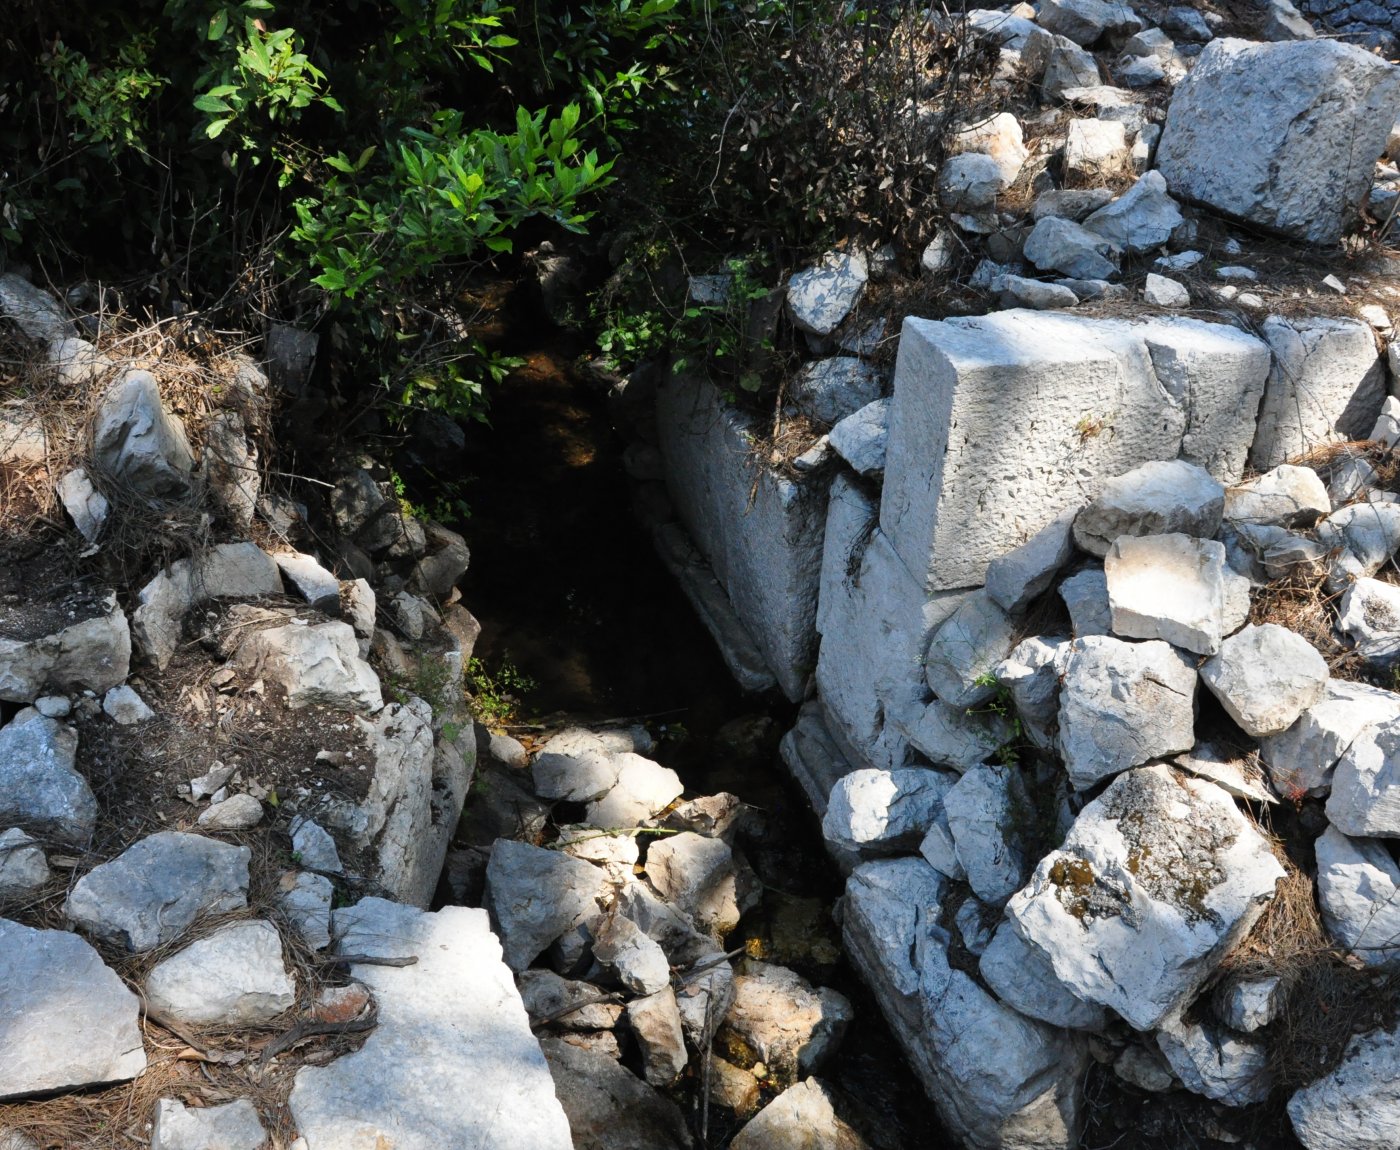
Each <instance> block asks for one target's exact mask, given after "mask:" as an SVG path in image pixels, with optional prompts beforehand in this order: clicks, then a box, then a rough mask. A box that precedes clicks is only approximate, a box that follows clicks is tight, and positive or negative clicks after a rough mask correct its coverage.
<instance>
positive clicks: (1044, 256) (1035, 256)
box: [1025, 124, 1122, 280]
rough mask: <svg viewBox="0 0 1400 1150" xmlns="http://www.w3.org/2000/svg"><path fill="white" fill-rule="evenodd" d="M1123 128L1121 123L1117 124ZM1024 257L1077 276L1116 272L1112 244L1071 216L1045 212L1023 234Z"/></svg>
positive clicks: (1104, 276)
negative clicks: (1029, 230)
mask: <svg viewBox="0 0 1400 1150" xmlns="http://www.w3.org/2000/svg"><path fill="white" fill-rule="evenodd" d="M1116 126H1117V127H1118V129H1119V131H1120V132H1121V131H1122V125H1121V124H1119V125H1116ZM1025 253H1026V259H1028V260H1030V261H1031V263H1033V264H1034V265H1035V266H1036V267H1037V268H1039V269H1040V270H1041V271H1043V272H1048V271H1056V272H1060V273H1061V274H1062V275H1067V276H1073V277H1075V278H1076V279H1086V280H1092V279H1110V278H1111V277H1113V276H1115V275H1117V274H1118V263H1117V261H1116V260H1115V259H1114V258H1113V257H1114V255H1115V250H1114V247H1113V245H1112V244H1111V243H1110V242H1109V241H1108V240H1106V239H1104V238H1103V237H1102V236H1101V235H1099V234H1098V233H1097V232H1091V231H1088V230H1087V229H1086V228H1084V227H1082V226H1081V225H1079V224H1076V223H1075V222H1074V221H1073V220H1066V219H1063V218H1061V217H1060V216H1046V217H1045V218H1044V219H1042V220H1040V221H1039V222H1038V223H1037V224H1036V225H1035V227H1034V228H1032V229H1031V234H1030V235H1029V236H1028V237H1026V245H1025Z"/></svg>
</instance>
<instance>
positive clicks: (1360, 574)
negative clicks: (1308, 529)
mask: <svg viewBox="0 0 1400 1150" xmlns="http://www.w3.org/2000/svg"><path fill="white" fill-rule="evenodd" d="M1316 534H1317V541H1318V542H1319V543H1320V544H1322V546H1323V547H1325V548H1327V549H1328V551H1329V552H1331V551H1336V552H1337V553H1338V554H1337V557H1336V558H1335V559H1334V560H1333V562H1332V566H1331V568H1330V573H1329V576H1328V587H1329V589H1331V590H1333V591H1337V590H1340V589H1341V588H1342V587H1343V586H1345V585H1346V584H1347V583H1348V582H1350V581H1351V580H1352V579H1359V578H1365V577H1366V576H1368V575H1374V574H1375V573H1376V572H1377V571H1379V570H1380V569H1381V567H1383V566H1384V565H1385V564H1386V562H1387V561H1388V560H1389V559H1390V557H1391V556H1392V555H1394V554H1395V551H1396V549H1397V548H1400V506H1397V505H1395V504H1391V503H1353V504H1352V505H1351V506H1349V507H1343V508H1340V509H1339V510H1337V511H1334V512H1332V514H1331V515H1329V516H1328V517H1327V518H1326V519H1324V520H1323V521H1322V522H1321V523H1319V524H1318V525H1317V532H1316Z"/></svg>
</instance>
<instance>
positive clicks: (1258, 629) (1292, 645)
mask: <svg viewBox="0 0 1400 1150" xmlns="http://www.w3.org/2000/svg"><path fill="white" fill-rule="evenodd" d="M1327 679H1328V671H1327V662H1326V660H1325V659H1323V657H1322V656H1321V655H1320V654H1318V653H1317V651H1316V649H1315V648H1314V647H1313V646H1312V644H1310V643H1309V642H1308V641H1307V640H1306V639H1304V638H1303V637H1302V636H1301V635H1296V634H1294V633H1293V632H1292V631H1290V630H1288V629H1287V628H1286V627H1280V626H1278V625H1277V624H1275V623H1265V624H1263V625H1262V626H1254V625H1252V624H1251V625H1250V626H1248V627H1246V628H1244V630H1242V631H1240V632H1239V633H1238V634H1237V635H1232V636H1231V637H1230V638H1228V639H1226V640H1224V642H1222V643H1221V645H1220V653H1219V654H1218V655H1216V656H1214V657H1213V658H1211V659H1209V660H1207V661H1206V662H1205V663H1204V664H1203V665H1202V667H1201V680H1202V682H1204V683H1205V685H1206V686H1207V687H1209V688H1210V691H1211V693H1212V694H1213V695H1214V696H1215V697H1216V698H1217V699H1219V700H1220V702H1221V705H1222V706H1224V708H1225V710H1226V711H1227V712H1229V715H1230V717H1231V718H1232V719H1234V720H1235V722H1237V723H1238V724H1239V725H1240V726H1241V727H1242V728H1243V729H1244V730H1245V732H1246V733H1247V734H1250V735H1253V736H1254V737H1255V738H1260V737H1262V736H1264V735H1276V734H1278V733H1279V732H1281V731H1284V730H1287V729H1288V728H1289V727H1291V726H1292V725H1293V723H1294V721H1295V720H1296V719H1297V718H1298V716H1299V715H1301V714H1302V713H1303V712H1304V711H1305V710H1307V708H1309V707H1311V706H1312V705H1313V704H1314V703H1317V702H1320V701H1321V700H1322V698H1323V696H1324V694H1325V693H1326V690H1327ZM1183 749H1185V748H1183Z"/></svg>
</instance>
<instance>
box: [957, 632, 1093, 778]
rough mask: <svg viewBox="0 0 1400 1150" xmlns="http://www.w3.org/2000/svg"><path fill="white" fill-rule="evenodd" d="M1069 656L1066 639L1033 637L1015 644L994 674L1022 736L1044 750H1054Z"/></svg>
mask: <svg viewBox="0 0 1400 1150" xmlns="http://www.w3.org/2000/svg"><path fill="white" fill-rule="evenodd" d="M1069 652H1070V643H1069V640H1068V639H1061V638H1055V637H1045V636H1039V635H1036V636H1032V637H1031V638H1029V639H1025V640H1022V642H1020V643H1018V644H1017V645H1016V647H1015V648H1014V649H1013V650H1012V652H1011V654H1010V655H1008V656H1007V657H1006V658H1005V659H1004V660H1003V661H1002V662H1001V663H999V664H997V667H996V670H995V671H993V674H994V675H995V676H996V680H997V683H998V684H1000V685H1001V686H1002V687H1004V688H1005V689H1006V690H1007V691H1008V692H1010V694H1011V701H1012V703H1013V704H1014V705H1015V707H1016V714H1017V716H1018V718H1019V719H1020V722H1021V730H1022V732H1023V733H1024V734H1025V735H1026V736H1027V737H1028V738H1029V739H1030V740H1031V741H1032V742H1033V743H1035V745H1036V746H1038V747H1041V748H1042V749H1044V750H1053V749H1054V747H1055V741H1054V736H1053V733H1052V729H1053V727H1054V726H1055V724H1056V723H1057V722H1058V721H1059V713H1060V677H1061V676H1062V675H1063V674H1064V672H1065V667H1066V664H1067V661H1068V659H1069ZM1011 734H1014V731H1013V732H1011ZM1011 734H1008V736H1007V740H1009V738H1010V737H1011ZM1004 741H1006V740H1004ZM987 757H988V756H986V755H984V756H983V758H984V759H985V758H987ZM964 769H966V768H964Z"/></svg>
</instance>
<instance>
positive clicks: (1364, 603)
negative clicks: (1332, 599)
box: [1337, 579, 1400, 667]
mask: <svg viewBox="0 0 1400 1150" xmlns="http://www.w3.org/2000/svg"><path fill="white" fill-rule="evenodd" d="M1337 630H1339V631H1340V632H1341V633H1342V634H1343V635H1346V636H1348V637H1349V638H1350V639H1351V640H1352V642H1353V643H1354V644H1355V650H1356V653H1357V654H1358V655H1360V656H1361V657H1362V658H1363V659H1365V660H1366V661H1367V662H1368V663H1375V664H1377V665H1379V666H1381V667H1388V666H1391V665H1392V664H1394V663H1395V662H1396V660H1397V659H1400V588H1397V587H1396V586H1395V585H1394V584H1393V583H1382V582H1381V581H1380V580H1379V579H1358V580H1356V582H1354V583H1352V584H1351V585H1350V586H1348V587H1347V589H1346V591H1345V592H1344V593H1343V595H1342V606H1341V614H1340V615H1339V616H1338V618H1337Z"/></svg>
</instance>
